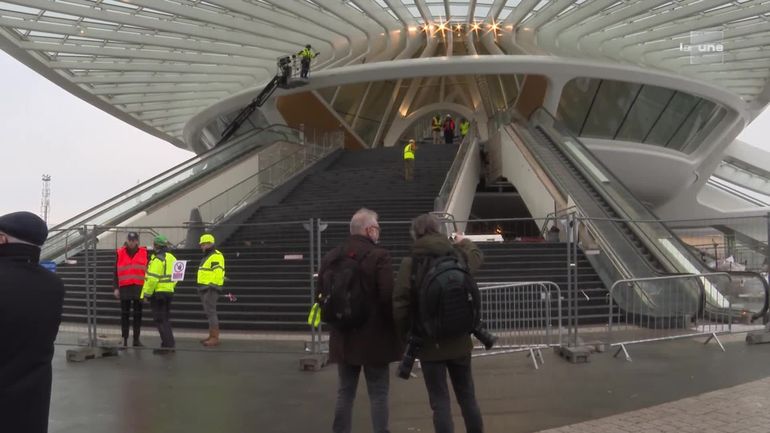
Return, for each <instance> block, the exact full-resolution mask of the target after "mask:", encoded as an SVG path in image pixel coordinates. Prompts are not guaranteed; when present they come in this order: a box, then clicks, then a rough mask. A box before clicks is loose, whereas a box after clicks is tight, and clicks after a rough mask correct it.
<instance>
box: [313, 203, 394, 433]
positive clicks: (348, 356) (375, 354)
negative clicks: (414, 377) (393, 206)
mask: <svg viewBox="0 0 770 433" xmlns="http://www.w3.org/2000/svg"><path fill="white" fill-rule="evenodd" d="M379 238H380V225H379V223H378V221H377V214H376V213H375V212H373V211H371V210H368V209H361V210H359V211H358V212H356V213H355V215H353V218H352V219H351V220H350V237H349V238H348V239H347V240H346V241H345V242H344V243H343V244H342V245H339V246H338V247H336V248H334V249H333V250H331V251H330V252H329V253H327V254H326V255H325V256H324V257H323V259H322V261H321V268H320V270H319V272H318V286H319V287H318V295H317V300H318V304H319V307H320V310H321V320H323V321H324V322H325V323H327V324H329V326H330V328H331V335H330V339H329V360H330V362H333V363H337V364H338V366H337V371H338V374H339V382H338V383H339V385H338V390H337V405H336V409H335V412H334V424H333V426H332V430H333V431H334V433H350V432H351V431H352V416H353V401H354V400H355V396H356V389H357V388H358V378H359V375H360V373H361V370H362V369H363V370H364V377H365V378H366V387H367V390H368V392H369V401H370V404H371V416H372V426H373V431H374V432H375V433H388V432H389V430H388V388H389V383H390V380H389V379H390V372H389V367H388V364H390V363H391V362H394V361H397V360H399V359H400V358H401V347H400V344H399V341H398V337H397V336H396V333H395V327H394V325H393V310H392V296H393V265H392V263H391V258H390V253H388V251H387V250H385V249H383V248H380V247H378V246H377V242H378V241H379Z"/></svg>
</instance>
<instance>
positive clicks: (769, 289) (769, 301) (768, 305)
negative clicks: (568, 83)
mask: <svg viewBox="0 0 770 433" xmlns="http://www.w3.org/2000/svg"><path fill="white" fill-rule="evenodd" d="M539 111H540V112H542V113H544V114H545V115H546V116H548V117H549V118H550V119H551V120H552V126H553V128H554V129H555V130H556V131H557V132H559V133H560V134H562V135H565V136H567V137H571V138H572V139H573V140H575V142H576V144H579V143H580V141H579V139H578V138H577V137H575V136H574V135H573V134H572V133H571V132H569V131H566V130H565V128H564V127H563V125H561V124H560V123H559V122H557V121H556V119H555V118H554V116H553V115H552V114H551V113H549V112H548V111H547V110H545V109H544V108H542V107H540V108H538V109H537V110H535V112H533V113H532V115H530V119H532V117H533V116H535V113H537V112H539ZM554 142H556V140H554ZM583 146H584V147H585V145H583ZM565 153H566V154H567V156H568V158H569V159H570V161H572V162H573V163H575V161H574V158H573V157H572V156H571V155H569V153H568V152H565ZM587 156H588V157H590V158H591V162H592V163H593V164H595V165H597V166H598V167H599V169H600V170H602V171H603V173H602V174H604V175H606V176H608V177H609V176H611V177H612V178H613V180H614V181H615V182H613V187H614V188H617V189H621V191H620V192H621V193H623V194H627V195H630V196H632V197H633V194H632V193H631V192H630V191H629V190H628V188H627V187H626V186H625V185H624V184H623V183H622V182H619V181H617V177H616V176H614V175H613V174H612V171H611V170H609V169H608V168H607V166H606V165H605V164H604V163H603V162H602V161H601V160H600V159H599V158H596V157H595V156H593V154H591V153H590V152H588V155H587ZM577 166H578V167H580V165H579V164H578V165H577ZM581 171H582V170H581ZM584 175H586V174H585V173H584ZM586 178H587V179H588V180H589V182H590V183H591V184H592V185H595V184H596V180H595V179H594V178H593V176H588V175H586ZM605 199H606V198H605ZM611 201H613V202H614V200H611ZM616 206H618V205H617V204H616ZM615 210H616V211H619V209H617V207H615ZM645 210H646V212H647V213H648V214H649V215H650V216H652V217H654V218H656V216H655V214H654V213H653V212H652V211H650V210H649V209H645ZM619 213H620V212H619ZM628 222H629V223H630V224H629V225H630V226H631V227H634V226H636V224H635V222H639V221H633V220H631V219H630V218H629V221H628ZM649 222H650V223H655V224H658V225H659V226H660V227H662V228H663V230H664V231H665V232H666V233H667V234H668V235H669V236H670V239H673V240H675V241H676V242H677V243H679V246H680V247H681V248H678V250H679V251H680V252H686V253H687V254H688V255H690V257H689V259H690V261H691V262H694V263H697V264H700V265H701V266H702V267H703V268H705V266H703V264H702V263H701V262H700V261H699V260H698V258H697V257H695V255H694V254H693V253H692V251H691V250H690V249H688V248H687V246H686V244H684V243H683V242H682V241H681V240H680V239H679V238H678V237H677V236H676V235H675V234H674V232H673V230H671V228H669V227H668V226H667V225H666V224H664V223H662V222H661V221H660V220H659V219H653V220H650V221H649ZM640 231H641V230H640ZM640 240H641V241H642V242H643V243H644V244H645V246H647V247H648V248H650V247H652V250H653V251H655V250H657V251H658V252H662V251H661V250H660V249H659V248H658V247H657V245H655V244H654V243H652V242H649V241H648V237H647V236H646V235H645V236H640ZM656 257H659V256H658V255H657V254H656ZM664 257H665V254H664ZM727 273H728V274H730V275H745V276H748V275H750V276H752V277H757V276H758V277H759V279H760V280H762V284H763V286H764V288H765V300H764V306H763V308H762V310H761V311H760V312H758V313H755V314H754V315H753V316H752V320H756V319H757V318H759V317H762V316H764V315H765V314H766V313H767V311H768V309H770V284H768V282H767V280H765V279H764V278H762V277H761V275H759V274H756V273H754V272H745V273H741V272H739V271H728V272H727ZM700 284H703V283H702V282H700ZM704 293H705V291H704ZM722 296H724V295H722Z"/></svg>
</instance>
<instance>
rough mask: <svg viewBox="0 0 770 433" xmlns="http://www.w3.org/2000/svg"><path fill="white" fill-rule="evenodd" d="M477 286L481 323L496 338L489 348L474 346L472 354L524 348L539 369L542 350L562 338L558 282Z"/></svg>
mask: <svg viewBox="0 0 770 433" xmlns="http://www.w3.org/2000/svg"><path fill="white" fill-rule="evenodd" d="M479 290H480V291H481V318H482V321H483V324H484V327H485V328H486V329H487V330H488V331H489V332H491V333H492V334H494V335H495V336H496V337H497V338H498V340H497V344H496V345H495V347H494V348H492V349H491V350H486V351H482V350H478V349H483V347H482V346H478V347H476V349H477V350H476V351H475V352H474V353H473V356H474V357H479V356H492V355H501V354H508V353H515V352H527V356H528V357H529V358H530V359H531V360H532V364H533V366H534V367H535V369H539V367H540V365H542V364H543V362H544V361H543V354H542V352H541V350H542V349H544V348H548V347H553V346H558V345H559V344H561V341H562V308H561V289H560V288H559V286H558V285H557V284H556V283H553V282H550V281H533V282H519V283H487V284H480V285H479ZM554 327H555V328H556V330H555V332H554ZM538 361H539V363H538Z"/></svg>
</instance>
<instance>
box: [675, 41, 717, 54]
mask: <svg viewBox="0 0 770 433" xmlns="http://www.w3.org/2000/svg"><path fill="white" fill-rule="evenodd" d="M679 51H684V52H687V53H691V52H699V53H722V52H724V51H725V46H724V45H723V44H719V43H717V44H698V45H690V44H683V43H681V42H680V43H679Z"/></svg>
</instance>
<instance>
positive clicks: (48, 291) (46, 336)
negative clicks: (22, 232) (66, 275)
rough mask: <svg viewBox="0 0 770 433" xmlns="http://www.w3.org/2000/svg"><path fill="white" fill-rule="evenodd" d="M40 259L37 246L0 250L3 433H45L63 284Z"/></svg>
mask: <svg viewBox="0 0 770 433" xmlns="http://www.w3.org/2000/svg"><path fill="white" fill-rule="evenodd" d="M39 258H40V249H39V248H37V247H34V246H30V245H22V244H3V245H0V333H2V335H3V345H2V347H0V420H2V431H7V432H24V433H45V432H47V431H48V408H49V406H50V403H51V358H52V357H53V350H54V347H53V343H54V340H56V334H57V333H58V332H59V323H60V322H61V315H62V303H63V301H64V285H63V284H62V282H61V280H60V279H59V277H57V276H56V274H54V273H53V272H50V271H48V270H46V269H44V268H42V267H41V266H40V265H38V260H39Z"/></svg>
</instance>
